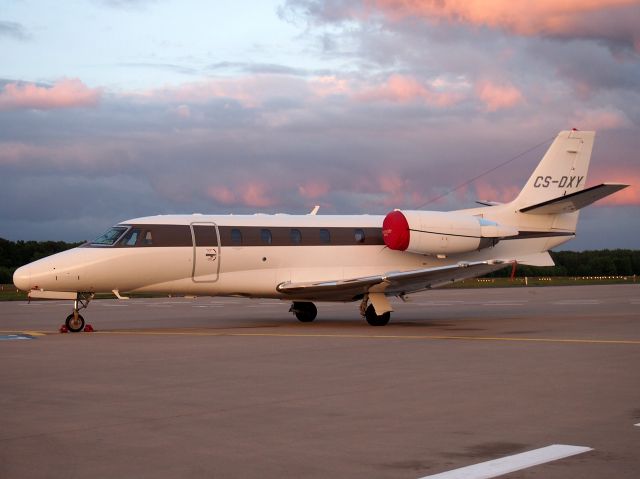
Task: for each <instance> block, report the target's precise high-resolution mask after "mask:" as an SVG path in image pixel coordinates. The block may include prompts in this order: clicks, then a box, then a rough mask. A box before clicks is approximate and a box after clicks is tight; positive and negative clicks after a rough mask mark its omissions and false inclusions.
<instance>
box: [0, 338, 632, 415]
mask: <svg viewBox="0 0 640 479" xmlns="http://www.w3.org/2000/svg"><path fill="white" fill-rule="evenodd" d="M0 333H2V334H29V335H32V336H47V335H55V334H58V332H57V331H16V330H0ZM93 334H103V335H109V334H111V335H123V336H124V335H131V336H237V337H273V338H335V339H412V340H418V339H422V340H458V341H511V342H537V343H569V344H626V345H640V339H639V340H633V339H572V338H566V339H562V338H509V337H501V336H451V335H422V334H421V335H406V334H405V335H401V334H329V333H326V334H322V333H235V332H231V331H219V332H214V331H135V330H132V331H94V332H93ZM635 426H640V423H638V424H635Z"/></svg>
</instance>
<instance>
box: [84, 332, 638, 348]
mask: <svg viewBox="0 0 640 479" xmlns="http://www.w3.org/2000/svg"><path fill="white" fill-rule="evenodd" d="M94 334H114V335H135V336H232V337H269V338H336V339H413V340H416V339H423V340H459V341H514V342H517V341H523V342H536V343H576V344H633V345H640V340H633V339H558V338H506V337H500V336H435V335H434V336H425V335H395V334H313V333H311V334H302V333H300V334H296V333H233V332H206V331H96V332H95V333H94Z"/></svg>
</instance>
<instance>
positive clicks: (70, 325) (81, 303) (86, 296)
mask: <svg viewBox="0 0 640 479" xmlns="http://www.w3.org/2000/svg"><path fill="white" fill-rule="evenodd" d="M93 296H94V294H93V293H78V297H77V298H76V300H75V301H74V302H73V313H71V314H70V315H69V316H67V319H66V320H65V322H64V324H65V326H66V327H67V329H68V330H69V331H71V332H72V333H79V332H80V331H82V330H83V329H84V318H83V317H82V315H81V314H80V313H79V311H80V310H81V309H85V308H86V307H87V306H89V301H91V300H92V299H93Z"/></svg>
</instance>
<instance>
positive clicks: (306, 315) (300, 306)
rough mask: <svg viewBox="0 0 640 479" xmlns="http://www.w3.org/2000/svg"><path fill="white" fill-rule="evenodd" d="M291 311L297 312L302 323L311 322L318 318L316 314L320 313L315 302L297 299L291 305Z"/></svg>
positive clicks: (297, 316)
mask: <svg viewBox="0 0 640 479" xmlns="http://www.w3.org/2000/svg"><path fill="white" fill-rule="evenodd" d="M289 312H290V313H293V314H295V315H296V318H298V321H300V322H302V323H310V322H311V321H313V320H314V319H316V316H317V315H318V308H316V305H315V304H313V303H309V302H307V301H304V302H303V301H295V302H294V303H293V304H292V305H291V308H290V309H289Z"/></svg>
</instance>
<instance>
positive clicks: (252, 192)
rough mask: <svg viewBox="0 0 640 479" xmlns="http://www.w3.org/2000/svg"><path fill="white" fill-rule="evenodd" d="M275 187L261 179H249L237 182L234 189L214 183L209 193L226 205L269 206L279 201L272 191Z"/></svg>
mask: <svg viewBox="0 0 640 479" xmlns="http://www.w3.org/2000/svg"><path fill="white" fill-rule="evenodd" d="M272 191H273V188H270V187H268V186H267V185H266V184H264V183H262V182H259V181H253V180H252V181H247V182H243V183H240V184H237V185H235V186H234V187H233V190H232V189H231V188H229V187H227V186H220V185H214V186H210V187H209V188H208V189H207V194H208V196H210V197H211V198H213V199H214V200H216V201H218V202H220V203H222V204H224V205H242V206H249V207H252V208H267V207H270V206H274V205H276V204H277V203H278V199H277V198H276V197H275V196H273V194H272V193H271V192H272Z"/></svg>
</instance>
